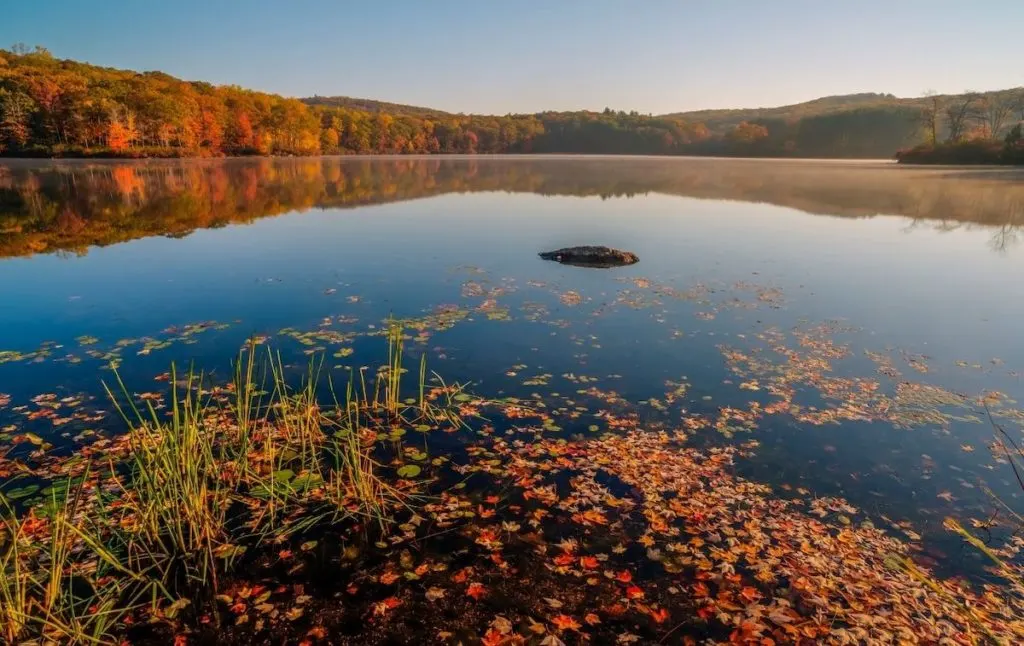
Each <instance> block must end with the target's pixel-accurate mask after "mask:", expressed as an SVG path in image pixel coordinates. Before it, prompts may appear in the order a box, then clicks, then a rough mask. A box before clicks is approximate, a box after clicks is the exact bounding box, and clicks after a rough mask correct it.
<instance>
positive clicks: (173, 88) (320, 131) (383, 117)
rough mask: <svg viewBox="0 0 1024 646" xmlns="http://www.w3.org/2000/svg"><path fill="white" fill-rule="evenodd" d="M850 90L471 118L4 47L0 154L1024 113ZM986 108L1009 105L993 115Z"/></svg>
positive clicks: (831, 126) (430, 146)
mask: <svg viewBox="0 0 1024 646" xmlns="http://www.w3.org/2000/svg"><path fill="white" fill-rule="evenodd" d="M854 96H855V97H858V98H856V99H850V98H849V97H846V98H845V99H846V100H844V97H830V98H826V99H820V100H818V101H812V102H809V103H806V104H800V105H798V106H788V107H785V108H774V109H769V110H759V111H755V112H744V111H709V112H703V113H689V114H675V115H663V116H652V115H643V114H638V113H636V112H629V113H627V112H622V111H614V110H610V109H605V110H603V111H602V112H589V111H578V112H541V113H537V114H515V115H505V116H488V115H466V114H451V113H447V112H442V111H439V110H432V109H430V108H420V107H414V106H407V105H400V104H393V103H385V102H379V101H373V100H369V99H352V98H346V97H319V96H318V97H313V98H309V99H303V100H299V99H293V98H287V97H282V96H279V95H274V94H267V93H262V92H254V91H251V90H245V89H243V88H239V87H237V86H213V85H210V84H209V83H203V82H196V81H183V80H181V79H177V78H175V77H173V76H170V75H168V74H164V73H161V72H143V73H139V72H134V71H130V70H118V69H112V68H104V67H98V66H94V65H89V64H87V63H80V62H76V61H72V60H61V59H58V58H56V57H54V56H52V55H51V54H50V53H49V52H48V51H46V50H45V49H40V48H36V49H35V50H31V51H29V50H27V49H25V48H18V49H17V50H15V51H7V50H0V154H2V155H7V156H23V157H24V156H47V157H49V156H96V157H103V156H114V157H148V156H160V157H189V156H220V155H252V154H256V155H320V154H404V153H420V154H423V153H426V154H435V153H467V154H475V153H492V154H497V153H602V154H652V155H722V156H744V157H757V156H775V157H780V156H786V157H850V158H857V157H860V158H864V157H874V158H879V157H891V156H892V155H893V154H894V153H895V152H896V151H897V150H899V149H901V148H906V147H909V146H913V145H915V144H917V143H921V142H931V143H935V142H936V141H938V139H937V137H939V135H940V134H941V135H942V136H943V137H944V138H946V139H949V140H952V141H960V140H961V139H967V138H971V137H989V138H991V137H992V136H994V135H997V134H999V133H1000V131H1001V129H1003V128H1004V127H1011V126H1012V124H1013V123H1015V122H1016V121H1017V120H1018V119H1020V118H1024V102H1022V101H1018V98H1020V96H1024V95H1021V94H1020V93H1019V92H1016V91H1004V92H1001V93H989V94H988V95H978V99H977V100H975V99H974V98H971V100H970V102H969V105H966V107H965V106H964V105H963V104H962V102H961V101H960V99H957V98H955V97H952V98H950V97H942V102H941V103H939V102H937V101H938V99H936V98H935V97H930V98H927V99H920V100H909V101H908V100H903V99H895V98H893V97H887V96H884V95H854ZM972 96H973V95H972ZM994 97H999V98H1000V101H999V102H998V106H997V104H996V102H995V101H992V100H990V99H992V98H994ZM1002 97H1005V100H1003V99H1002ZM1018 104H1020V106H1021V109H1020V111H1018V109H1017V106H1018ZM995 107H999V109H1000V110H1002V109H1003V108H1004V107H1005V108H1006V109H1007V110H1008V112H1005V113H1004V112H999V113H998V115H997V114H996V111H995ZM962 108H963V109H962ZM1011 108H1012V109H1011ZM986 115H988V116H986ZM996 116H998V117H999V119H996V118H995V117H996ZM990 117H991V118H990ZM986 120H987V121H986ZM986 124H991V125H988V126H986ZM983 126H985V127H987V130H986V129H985V127H983Z"/></svg>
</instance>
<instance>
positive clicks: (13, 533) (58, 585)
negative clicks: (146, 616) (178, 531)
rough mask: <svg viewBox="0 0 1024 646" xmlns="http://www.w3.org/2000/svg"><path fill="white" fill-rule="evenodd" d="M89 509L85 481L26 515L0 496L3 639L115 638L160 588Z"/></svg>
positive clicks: (110, 640)
mask: <svg viewBox="0 0 1024 646" xmlns="http://www.w3.org/2000/svg"><path fill="white" fill-rule="evenodd" d="M90 511H91V508H90V507H89V506H88V503H87V502H86V493H85V490H84V488H83V487H79V488H78V489H77V490H76V491H74V492H71V493H69V494H68V495H66V496H65V498H64V501H63V502H59V501H58V499H57V495H56V493H54V494H52V495H51V506H50V507H49V508H48V510H47V511H44V512H42V513H41V514H40V515H37V514H36V513H34V510H33V512H30V513H29V514H28V515H27V516H24V517H21V518H19V517H18V515H17V514H15V512H14V509H13V508H12V507H11V505H10V503H9V502H8V501H7V500H6V498H4V497H3V496H2V495H0V638H2V640H0V641H3V642H4V643H9V644H14V643H20V642H21V641H23V640H24V639H26V638H27V637H29V636H32V635H38V636H41V637H43V638H45V639H46V640H48V641H52V642H58V643H76V644H90V643H91V644H113V643H116V638H115V636H116V634H117V633H118V632H119V631H120V629H121V628H122V627H123V626H122V621H123V619H124V618H125V617H126V616H127V615H128V614H129V613H130V612H132V611H133V610H135V609H136V608H138V607H140V606H141V605H143V597H144V596H145V595H146V593H156V592H157V587H158V584H157V583H156V582H155V581H151V580H147V578H146V577H144V576H143V575H142V574H140V573H138V572H133V571H131V570H130V569H128V568H127V567H126V565H125V564H124V563H123V562H122V559H121V558H120V557H119V556H118V555H117V554H116V553H115V552H114V551H113V550H112V549H111V548H110V547H108V546H107V544H106V540H105V538H106V537H107V536H108V535H109V532H107V531H106V529H105V528H104V527H103V524H102V520H99V521H98V519H97V518H95V517H92V516H91V515H90Z"/></svg>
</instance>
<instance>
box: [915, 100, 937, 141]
mask: <svg viewBox="0 0 1024 646" xmlns="http://www.w3.org/2000/svg"><path fill="white" fill-rule="evenodd" d="M942 109H943V98H942V97H941V96H939V94H938V93H937V92H936V91H935V90H928V91H927V92H925V93H924V107H922V108H921V112H920V113H919V115H918V117H917V121H918V123H920V124H921V126H922V128H923V129H924V131H925V133H926V134H927V136H928V143H930V144H931V145H933V146H934V145H935V144H937V143H939V119H940V118H941V117H942Z"/></svg>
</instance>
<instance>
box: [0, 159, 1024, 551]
mask: <svg viewBox="0 0 1024 646" xmlns="http://www.w3.org/2000/svg"><path fill="white" fill-rule="evenodd" d="M1022 223H1024V177H1022V176H1021V175H1020V174H1019V173H1017V172H1015V171H994V170H958V169H913V168H902V167H895V166H891V165H885V164H864V163H849V164H847V163H812V162H793V161H742V160H737V161H725V160H692V159H646V158H529V157H528V158H509V159H490V158H444V159H437V158H430V159H427V158H422V159H417V158H383V159H372V160H371V159H322V160H273V161H271V160H228V161H195V162H146V163H29V162H8V163H7V164H6V165H0V303H2V305H0V352H3V354H0V393H2V394H3V395H7V396H9V397H10V401H9V403H7V404H6V405H5V406H3V407H2V408H0V427H4V426H6V427H7V429H6V431H4V432H5V433H8V434H9V433H11V432H12V431H13V430H14V428H18V429H22V428H29V429H31V430H33V431H34V432H36V433H38V434H40V435H42V436H45V437H48V438H51V439H52V441H54V442H55V443H57V444H60V443H61V442H62V440H63V441H67V439H68V438H71V437H73V436H75V435H76V434H78V433H81V432H82V431H83V430H88V429H96V428H98V429H102V428H107V429H110V430H114V431H116V430H117V424H116V422H115V421H114V420H113V418H112V416H107V417H106V418H105V419H104V420H102V421H97V420H95V419H88V420H85V419H72V420H71V421H70V422H67V423H61V422H63V421H64V420H61V419H58V423H54V420H53V419H52V418H46V417H43V418H37V419H30V418H31V417H32V415H31V413H32V411H34V410H35V408H34V404H33V403H32V402H31V399H32V398H33V397H35V396H37V395H40V394H43V393H54V394H56V395H57V396H58V397H65V396H70V395H77V394H84V395H85V396H86V397H92V398H93V399H92V400H91V401H89V406H91V407H92V408H94V409H103V408H105V402H104V397H103V395H102V386H101V382H102V380H104V379H107V380H109V379H110V378H111V377H112V373H111V371H110V368H111V366H112V365H113V366H118V368H119V371H120V374H121V376H122V377H123V378H124V380H125V381H126V382H127V383H128V384H130V386H131V387H132V388H133V389H136V390H138V391H140V392H141V391H145V390H150V389H155V388H157V387H158V386H157V385H156V384H154V382H153V378H154V376H155V375H158V374H160V373H162V372H164V371H165V370H166V369H167V368H168V366H169V365H170V364H171V362H177V363H178V364H179V365H181V364H183V363H189V362H194V363H195V364H196V365H197V366H200V367H202V368H204V369H206V370H209V371H212V372H213V373H214V375H215V377H216V376H217V375H219V376H221V377H223V378H227V375H228V374H229V370H230V361H231V359H232V358H233V357H235V356H236V353H237V352H238V351H239V349H240V348H241V347H242V346H243V345H244V344H245V343H246V340H247V339H249V338H251V337H253V336H257V337H266V339H267V340H266V342H267V344H268V345H270V346H272V347H273V348H274V349H276V350H279V351H281V352H282V353H283V355H284V357H285V359H286V361H290V362H292V363H293V364H295V365H296V366H298V365H300V364H303V363H304V362H305V361H306V357H307V355H319V354H323V355H324V356H326V357H327V361H328V365H329V366H332V369H338V370H341V369H342V368H343V367H345V366H357V367H358V366H359V365H374V364H376V363H378V362H379V361H380V360H381V358H382V357H381V356H380V354H381V351H382V344H381V343H380V340H379V339H377V338H375V337H373V336H372V333H373V332H374V331H376V330H379V329H380V328H381V326H382V324H383V322H384V321H385V320H386V319H387V318H388V317H389V316H393V317H396V318H399V319H410V323H409V324H408V326H409V329H410V330H411V334H412V335H414V336H416V341H415V342H414V343H413V347H414V350H413V353H414V354H418V353H420V352H425V353H427V356H428V361H429V364H430V367H431V368H432V369H433V370H435V371H437V372H438V373H440V374H443V375H444V376H445V377H446V378H450V379H456V380H460V381H468V382H472V383H473V389H474V390H475V391H477V392H480V393H482V394H485V395H488V396H499V395H510V394H515V395H518V396H537V397H540V398H545V397H556V398H557V397H561V398H562V399H563V400H564V399H565V398H567V397H568V398H572V397H574V396H577V395H578V396H579V397H581V398H582V397H585V394H584V393H582V392H580V391H585V390H587V389H588V388H591V387H593V388H597V389H600V390H601V392H603V393H608V392H611V391H614V393H616V394H617V395H619V396H620V397H621V398H623V399H624V400H625V403H624V404H623V405H625V406H627V407H629V408H631V409H632V410H635V411H636V412H638V413H639V415H640V418H641V420H642V421H643V420H650V421H651V422H654V421H659V422H663V423H664V422H667V423H669V424H678V423H679V422H680V420H682V419H683V417H684V416H685V415H686V413H687V412H699V413H703V414H707V415H709V416H710V418H712V419H717V420H718V422H719V423H718V424H716V426H717V427H718V428H717V429H716V428H707V429H703V430H702V431H700V432H699V433H698V439H697V441H699V442H708V443H720V442H734V441H746V440H750V439H756V440H758V441H759V442H760V443H761V447H760V448H759V449H758V451H757V453H756V457H755V459H754V460H753V461H751V463H749V464H744V465H743V466H742V467H740V468H741V469H742V470H743V472H744V473H745V475H749V476H750V477H753V478H757V479H759V480H763V481H766V482H769V483H770V484H772V485H775V486H777V487H778V488H779V490H780V492H787V491H792V492H795V491H796V490H797V489H798V488H803V489H804V490H806V491H809V492H810V493H809V494H806V495H814V494H820V495H826V494H828V495H834V494H837V495H842V496H845V497H846V498H848V499H849V500H850V501H851V502H853V503H854V504H856V505H858V506H861V507H863V508H864V509H865V510H866V511H868V512H869V513H870V514H873V515H874V516H875V517H877V518H879V519H883V518H889V519H894V520H897V519H899V520H902V519H909V520H910V521H912V523H913V526H914V527H915V528H916V529H917V531H921V532H924V533H926V534H929V533H931V532H934V534H935V535H936V539H935V541H934V549H935V550H936V553H937V554H939V550H940V549H942V547H943V544H942V539H941V537H940V536H939V534H941V529H940V528H939V525H940V524H941V520H942V518H943V516H945V515H947V514H949V513H958V514H962V515H965V516H977V517H981V516H983V515H985V514H986V513H987V511H988V510H989V509H990V507H991V505H990V501H989V500H988V499H987V497H986V495H985V494H984V493H983V491H982V489H983V487H982V485H987V486H989V487H991V488H992V489H993V490H995V491H996V492H997V493H999V494H1000V495H1001V496H1003V497H1004V499H1005V500H1007V501H1008V502H1009V504H1011V505H1012V506H1014V507H1016V508H1018V509H1020V502H1019V501H1020V498H1019V493H1020V491H1019V488H1018V487H1017V486H1016V484H1015V482H1014V480H1013V474H1012V472H1011V471H1010V470H1009V467H1008V466H1007V465H1005V464H1002V463H1000V462H999V461H998V460H996V459H994V457H993V453H992V452H991V451H990V450H989V448H988V445H989V444H990V443H991V442H992V440H993V428H992V424H991V423H990V421H989V420H988V419H987V414H986V413H985V410H984V408H983V407H982V406H981V405H980V404H979V400H978V397H979V396H981V395H982V394H983V393H991V392H996V393H998V394H996V395H992V396H991V397H990V400H989V403H990V409H991V412H992V413H993V415H994V420H995V421H996V423H998V424H1000V425H1002V426H1003V427H1004V428H1005V429H1006V430H1007V431H1008V432H1009V433H1010V434H1011V435H1012V437H1014V438H1015V439H1022V438H1021V423H1020V422H1021V419H1022V416H1021V414H1020V413H1019V412H1018V411H1017V407H1018V406H1019V405H1018V404H1017V403H1016V401H1015V400H1018V399H1020V398H1021V395H1022V394H1024V387H1022V383H1021V379H1020V371H1022V370H1024V344H1022V343H1021V342H1020V329H1021V324H1020V322H1021V320H1024V245H1022V244H1020V240H1019V235H1020V234H1019V227H1020V225H1021V224H1022ZM575 244H607V245H611V246H616V247H621V248H624V249H629V250H631V251H634V252H636V253H637V254H639V256H640V259H641V261H640V263H639V264H637V265H634V266H630V267H625V268H618V269H607V270H598V269H584V268H574V267H566V266H561V265H558V264H556V263H551V262H546V261H543V260H541V259H539V258H538V257H537V253H538V252H539V251H543V250H548V249H552V248H557V247H562V246H568V245H575ZM349 350H352V351H354V352H353V353H352V354H351V355H350V354H348V353H349ZM581 377H583V379H581ZM524 382H525V383H524ZM3 395H0V403H2V402H4V401H5V399H6V397H4V396H3ZM19 407H25V408H20V409H19ZM562 432H564V433H566V434H569V433H573V432H581V433H586V432H587V425H586V423H583V424H581V425H579V427H578V428H576V427H573V426H572V425H567V426H566V428H564V429H563V431H562ZM880 522H884V520H881V521H880ZM947 547H948V545H947ZM946 556H949V558H948V559H946V561H947V562H950V563H952V564H953V568H954V569H956V568H957V563H958V562H959V561H958V559H970V558H971V556H970V555H966V554H956V555H954V556H950V555H949V554H946Z"/></svg>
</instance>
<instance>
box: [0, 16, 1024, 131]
mask: <svg viewBox="0 0 1024 646" xmlns="http://www.w3.org/2000/svg"><path fill="white" fill-rule="evenodd" d="M3 5H4V6H3V8H2V9H0V46H3V47H8V46H9V45H11V44H13V43H15V42H24V43H26V44H29V45H37V44H38V45H43V46H45V47H48V48H49V49H50V50H51V51H52V52H53V53H54V54H55V55H56V56H59V57H61V58H74V59H80V60H85V61H88V62H90V63H95V64H98V65H105V66H111V67H124V68H130V69H136V70H162V71H165V72H168V73H170V74H173V75H175V76H180V77H183V78H186V79H189V80H206V81H210V82H213V83H218V84H222V83H230V84H236V85H241V86H243V87H248V88H253V89H259V90H266V91H270V92H277V93H280V94H285V95H290V96H309V95H312V94H321V95H348V96H357V97H366V98H374V99H381V100H386V101H394V102H398V103H410V104H415V105H425V106H431V107H435V108H440V109H444V110H450V111H455V112H459V111H462V112H486V113H499V114H504V113H506V112H536V111H539V110H544V109H558V110H571V109H580V108H588V109H597V110H600V109H602V108H604V107H606V106H608V107H612V108H615V109H624V110H638V111H640V112H644V113H647V112H653V113H655V114H658V113H663V112H674V111H681V110H693V109H702V108H720V107H758V106H771V105H781V104H787V103H796V102H799V101H804V100H807V99H812V98H816V97H819V96H824V95H830V94H846V93H851V92H866V91H875V92H890V93H893V94H896V95H899V96H916V95H918V94H920V93H921V92H922V91H924V90H926V89H934V90H937V91H939V92H961V91H963V90H966V89H974V90H989V89H1000V88H1006V87H1013V86H1020V85H1024V0H955V1H954V0H674V1H672V0H618V1H612V0H608V1H606V0H543V1H534V0H500V1H499V0H466V1H459V2H456V1H454V0H408V1H403V2H399V1H397V0H360V1H359V2H349V1H344V0H234V1H229V0H168V1H149V0H92V1H87V0H19V1H15V0H4V2H3Z"/></svg>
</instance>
